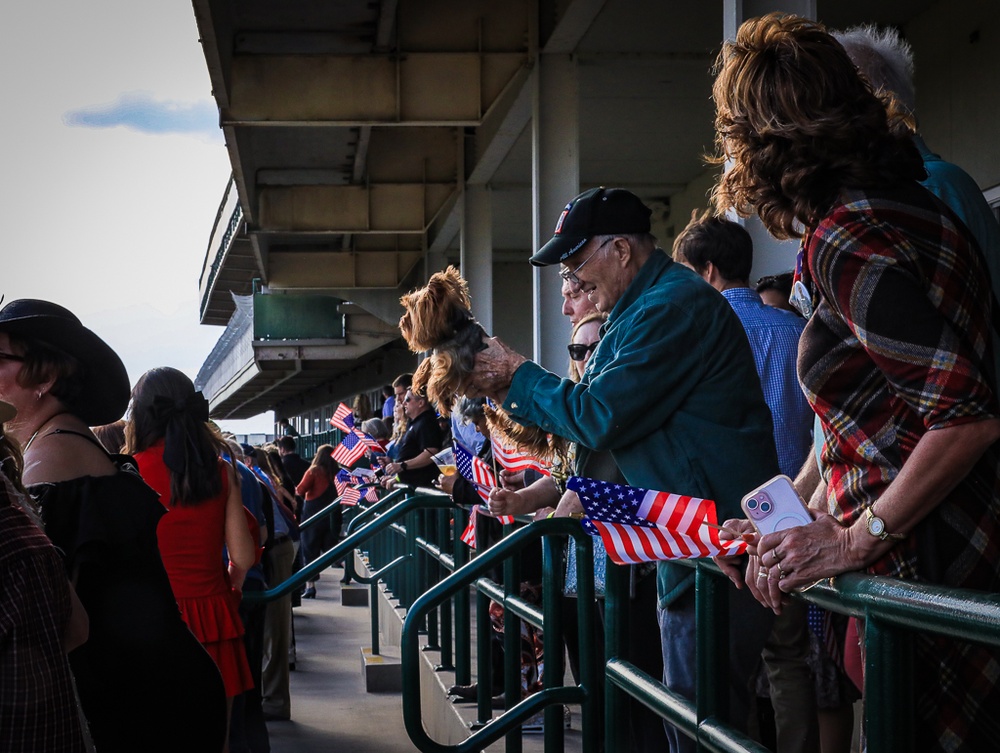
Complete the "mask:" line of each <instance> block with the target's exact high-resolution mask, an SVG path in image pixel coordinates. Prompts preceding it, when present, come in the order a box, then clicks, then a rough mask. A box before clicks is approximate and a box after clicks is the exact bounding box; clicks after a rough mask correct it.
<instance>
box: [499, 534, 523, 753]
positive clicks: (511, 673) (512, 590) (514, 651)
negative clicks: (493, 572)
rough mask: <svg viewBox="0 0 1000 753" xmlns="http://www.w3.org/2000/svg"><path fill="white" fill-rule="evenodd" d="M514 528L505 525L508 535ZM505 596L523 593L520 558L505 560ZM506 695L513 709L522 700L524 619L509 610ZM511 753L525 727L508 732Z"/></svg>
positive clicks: (518, 746)
mask: <svg viewBox="0 0 1000 753" xmlns="http://www.w3.org/2000/svg"><path fill="white" fill-rule="evenodd" d="M512 530H513V528H512V526H506V525H505V526H504V538H507V536H508V535H509V534H510V532H511V531H512ZM503 590H504V596H506V597H507V598H510V597H511V596H520V595H521V561H520V557H508V558H507V559H506V560H504V563H503ZM503 694H504V704H503V705H504V709H505V710H507V711H510V710H511V709H512V708H514V706H516V705H517V704H518V703H520V702H521V618H520V617H518V616H517V615H515V614H512V613H511V611H510V610H509V609H505V610H504V615H503ZM506 741H507V747H506V751H507V753H521V748H522V744H521V728H520V727H517V728H515V729H511V730H510V732H508V733H507V738H506Z"/></svg>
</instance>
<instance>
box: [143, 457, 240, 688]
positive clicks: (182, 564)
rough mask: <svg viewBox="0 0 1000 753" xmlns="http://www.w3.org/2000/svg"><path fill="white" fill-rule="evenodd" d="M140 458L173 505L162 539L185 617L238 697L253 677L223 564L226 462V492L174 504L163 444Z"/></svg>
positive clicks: (145, 476) (166, 564)
mask: <svg viewBox="0 0 1000 753" xmlns="http://www.w3.org/2000/svg"><path fill="white" fill-rule="evenodd" d="M134 457H135V460H136V462H137V463H138V464H139V473H140V474H141V475H142V478H143V480H145V482H146V483H147V484H149V485H150V486H151V487H152V488H153V489H154V490H155V491H156V492H157V493H158V494H159V495H160V502H161V503H162V504H163V506H164V507H165V508H166V509H167V514H166V515H164V516H163V517H162V518H160V524H159V526H158V527H157V529H156V537H157V539H158V541H159V545H160V556H161V557H162V559H163V565H164V567H166V570H167V575H168V576H169V578H170V585H171V587H172V588H173V590H174V597H175V598H176V599H177V606H178V607H179V608H180V610H181V616H182V617H183V618H184V622H186V623H187V625H188V627H189V628H190V629H191V632H192V633H194V635H195V637H196V638H198V640H199V641H201V644H202V645H203V646H204V647H205V650H206V651H208V653H209V654H210V655H211V657H212V658H213V659H214V660H215V663H216V664H217V665H218V667H219V670H220V672H221V673H222V679H223V682H224V683H225V685H226V695H227V696H229V697H233V696H237V695H239V694H240V693H242V692H243V691H245V690H249V689H250V688H252V687H253V679H252V677H251V675H250V664H249V663H248V662H247V654H246V649H245V647H244V645H243V623H242V622H241V621H240V615H239V596H238V595H237V594H236V592H235V591H234V590H233V588H232V586H231V585H230V582H229V573H228V572H227V571H226V567H225V564H224V562H223V554H222V550H223V547H224V546H225V541H226V498H227V496H228V495H229V479H228V475H227V474H226V469H225V465H224V461H221V460H220V461H219V473H220V475H221V476H222V491H221V492H220V493H219V494H218V495H217V496H215V497H212V498H211V499H208V500H205V501H204V502H202V503H200V504H197V505H174V504H172V500H171V497H170V471H169V469H168V468H167V466H166V465H165V464H164V462H163V443H162V442H158V443H157V444H154V445H153V446H152V447H150V448H149V449H147V450H143V451H142V452H137V453H135V456H134Z"/></svg>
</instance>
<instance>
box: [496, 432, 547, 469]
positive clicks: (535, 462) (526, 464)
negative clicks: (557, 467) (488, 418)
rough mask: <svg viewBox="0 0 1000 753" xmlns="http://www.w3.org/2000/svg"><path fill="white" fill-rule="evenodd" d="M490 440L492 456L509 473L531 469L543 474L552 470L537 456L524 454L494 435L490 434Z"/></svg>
mask: <svg viewBox="0 0 1000 753" xmlns="http://www.w3.org/2000/svg"><path fill="white" fill-rule="evenodd" d="M491 440H492V442H493V456H494V457H495V458H496V459H497V462H498V463H500V465H502V466H503V467H504V469H506V470H508V471H510V472H511V473H520V472H521V471H526V470H528V469H533V470H536V471H538V472H539V473H541V474H543V475H545V476H551V475H552V471H550V470H549V468H548V467H547V465H546V464H545V463H543V462H542V461H541V460H539V459H538V458H536V457H532V456H531V455H526V454H525V453H523V452H521V451H520V450H518V449H517V448H516V447H513V446H511V445H507V444H504V443H503V442H502V441H501V440H500V439H499V438H498V437H497V436H496V435H494V436H492V437H491Z"/></svg>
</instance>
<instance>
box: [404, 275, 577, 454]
mask: <svg viewBox="0 0 1000 753" xmlns="http://www.w3.org/2000/svg"><path fill="white" fill-rule="evenodd" d="M399 302H400V303H401V304H402V305H403V308H404V309H405V313H404V314H403V316H402V317H401V318H400V320H399V329H400V330H401V331H402V333H403V338H404V339H405V340H406V344H407V345H409V346H410V350H412V351H413V352H414V353H420V352H423V351H431V354H430V356H429V357H428V358H425V359H424V360H423V361H422V362H421V364H420V366H418V367H417V371H416V373H414V375H413V391H414V392H417V393H419V394H422V395H427V399H428V400H430V401H431V402H432V403H433V404H434V405H435V406H436V407H437V409H438V412H440V413H441V415H443V416H447V415H449V414H450V413H451V409H452V407H453V406H454V404H455V398H456V397H457V396H458V395H459V394H461V391H462V385H463V384H464V383H465V381H466V380H467V378H468V377H469V375H470V374H471V373H472V371H473V369H474V368H475V364H476V353H478V352H479V351H480V350H483V349H484V348H485V347H486V340H487V339H488V338H489V335H487V334H486V331H485V330H484V329H483V328H482V326H481V325H480V324H479V322H477V321H476V318H475V317H474V316H473V315H472V311H471V308H472V303H471V301H470V299H469V285H468V283H467V282H466V281H465V280H464V279H463V278H462V276H461V275H460V274H459V272H458V270H457V269H455V267H448V268H447V269H446V270H445V271H444V272H436V273H435V274H433V275H431V278H430V280H428V282H427V286H426V287H423V288H420V289H419V290H416V291H414V292H412V293H408V294H406V295H404V296H403V297H402V298H400V299H399ZM485 413H486V420H487V422H488V423H489V425H490V429H491V431H494V432H497V433H499V434H501V435H502V436H504V437H506V438H507V439H508V440H509V441H510V442H511V443H512V444H514V445H516V446H517V447H519V448H521V449H522V450H523V451H524V452H527V453H530V454H532V455H535V456H536V457H538V458H541V459H543V460H545V459H550V458H551V457H552V456H553V455H554V454H557V453H558V452H559V451H560V448H561V446H562V445H561V443H560V442H558V441H557V442H556V443H555V444H553V443H552V442H551V441H550V439H549V436H548V435H547V434H546V433H545V432H544V431H542V430H541V429H539V428H538V427H535V426H522V425H521V424H519V423H517V422H516V421H514V420H512V419H511V417H510V416H509V415H508V414H507V412H506V411H504V410H503V409H502V408H499V407H490V406H487V407H486V409H485Z"/></svg>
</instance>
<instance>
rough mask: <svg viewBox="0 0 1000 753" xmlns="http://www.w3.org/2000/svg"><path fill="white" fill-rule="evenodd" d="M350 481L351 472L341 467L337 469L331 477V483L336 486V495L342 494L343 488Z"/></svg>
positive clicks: (345, 487)
mask: <svg viewBox="0 0 1000 753" xmlns="http://www.w3.org/2000/svg"><path fill="white" fill-rule="evenodd" d="M350 483H351V474H350V473H349V472H348V471H345V470H344V469H343V468H341V469H340V470H339V471H337V475H336V476H334V478H333V485H334V486H335V487H337V496H338V497H341V496H343V494H344V490H345V489H347V485H348V484H350Z"/></svg>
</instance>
